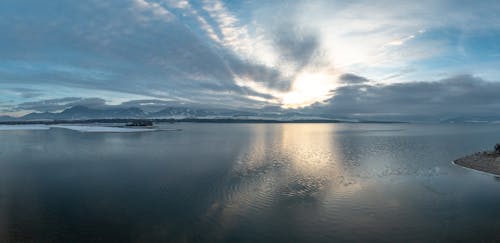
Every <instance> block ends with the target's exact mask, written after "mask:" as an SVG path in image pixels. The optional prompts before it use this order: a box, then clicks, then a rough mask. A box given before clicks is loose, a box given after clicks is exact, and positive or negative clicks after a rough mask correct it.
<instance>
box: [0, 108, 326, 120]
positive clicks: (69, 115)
mask: <svg viewBox="0 0 500 243" xmlns="http://www.w3.org/2000/svg"><path fill="white" fill-rule="evenodd" d="M186 118H195V119H218V118H221V119H228V118H230V119H273V120H294V119H329V118H328V117H322V116H311V115H307V114H302V113H299V112H280V111H265V112H260V111H238V110H229V109H202V108H190V107H165V108H163V109H161V110H158V111H153V112H147V111H144V110H142V109H140V108H137V107H117V108H114V107H113V108H90V107H86V106H74V107H71V108H68V109H65V110H63V111H61V112H33V113H29V114H27V115H24V116H22V117H19V118H15V117H10V116H0V121H34V120H88V119H186Z"/></svg>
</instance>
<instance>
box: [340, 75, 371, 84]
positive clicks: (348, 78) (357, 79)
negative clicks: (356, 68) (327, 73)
mask: <svg viewBox="0 0 500 243" xmlns="http://www.w3.org/2000/svg"><path fill="white" fill-rule="evenodd" d="M339 79H340V81H342V82H343V83H346V84H360V83H366V82H369V81H370V80H368V79H367V78H365V77H361V76H358V75H356V74H352V73H344V74H342V75H341V76H340V77H339Z"/></svg>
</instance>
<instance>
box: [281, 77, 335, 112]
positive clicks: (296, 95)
mask: <svg viewBox="0 0 500 243" xmlns="http://www.w3.org/2000/svg"><path fill="white" fill-rule="evenodd" d="M335 87H336V77H335V75H333V74H330V73H328V72H309V71H306V72H303V73H300V74H299V75H297V76H296V78H295V79H294V80H293V84H292V89H291V90H290V92H288V93H286V94H285V95H284V96H283V98H282V104H283V105H282V107H283V108H286V109H297V108H303V107H306V106H310V105H312V104H314V103H316V102H321V101H324V100H327V99H329V98H331V97H332V92H331V91H332V90H333V89H335Z"/></svg>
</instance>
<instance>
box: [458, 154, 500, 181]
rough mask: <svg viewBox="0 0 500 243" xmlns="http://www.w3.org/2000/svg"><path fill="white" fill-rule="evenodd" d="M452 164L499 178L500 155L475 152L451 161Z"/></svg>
mask: <svg viewBox="0 0 500 243" xmlns="http://www.w3.org/2000/svg"><path fill="white" fill-rule="evenodd" d="M452 164H454V165H456V166H460V167H463V168H466V169H470V170H474V171H476V172H481V173H485V174H488V175H493V176H500V154H498V153H495V152H492V151H483V152H477V153H474V154H471V155H467V156H464V157H462V158H459V159H456V160H454V161H452Z"/></svg>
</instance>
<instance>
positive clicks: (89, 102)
mask: <svg viewBox="0 0 500 243" xmlns="http://www.w3.org/2000/svg"><path fill="white" fill-rule="evenodd" d="M78 105H82V106H87V107H101V106H104V105H105V101H104V99H101V98H79V97H65V98H59V99H48V100H40V101H34V102H24V103H21V104H19V105H17V106H16V107H15V109H14V110H13V111H20V110H30V111H37V112H54V111H61V110H64V109H67V108H70V107H73V106H78Z"/></svg>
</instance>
